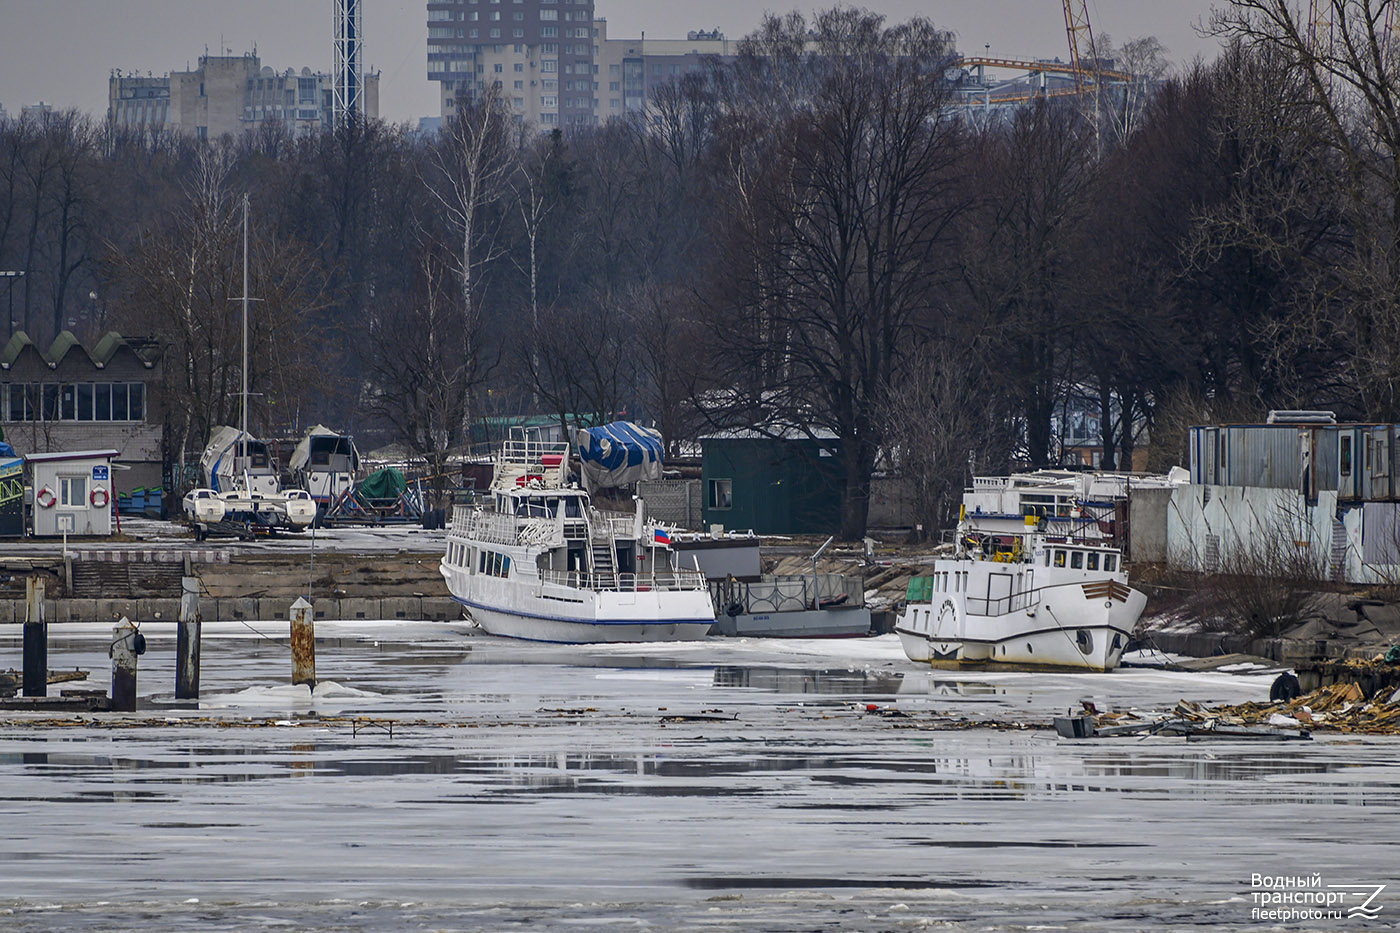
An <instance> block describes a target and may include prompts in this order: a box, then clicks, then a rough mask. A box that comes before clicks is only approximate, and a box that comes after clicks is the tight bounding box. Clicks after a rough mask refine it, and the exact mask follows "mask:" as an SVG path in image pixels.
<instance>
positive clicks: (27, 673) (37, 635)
mask: <svg viewBox="0 0 1400 933" xmlns="http://www.w3.org/2000/svg"><path fill="white" fill-rule="evenodd" d="M24 695H25V696H27V697H46V696H48V695H49V627H48V625H46V624H45V623H44V580H43V578H42V577H26V578H25V581H24Z"/></svg>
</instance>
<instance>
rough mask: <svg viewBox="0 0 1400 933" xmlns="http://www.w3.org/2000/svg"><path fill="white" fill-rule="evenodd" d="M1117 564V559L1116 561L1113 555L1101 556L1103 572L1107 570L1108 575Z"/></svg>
mask: <svg viewBox="0 0 1400 933" xmlns="http://www.w3.org/2000/svg"><path fill="white" fill-rule="evenodd" d="M1117 562H1118V559H1117V558H1116V557H1115V556H1114V555H1112V554H1105V555H1104V556H1103V569H1104V570H1107V571H1108V572H1109V573H1112V572H1113V566H1114V564H1116V563H1117Z"/></svg>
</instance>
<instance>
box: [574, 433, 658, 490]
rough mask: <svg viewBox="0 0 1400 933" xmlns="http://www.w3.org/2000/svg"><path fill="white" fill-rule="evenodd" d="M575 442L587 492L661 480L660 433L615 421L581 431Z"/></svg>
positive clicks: (575, 437) (576, 435)
mask: <svg viewBox="0 0 1400 933" xmlns="http://www.w3.org/2000/svg"><path fill="white" fill-rule="evenodd" d="M574 442H575V446H577V448H578V458H579V462H580V463H581V464H582V465H583V485H584V487H585V488H587V489H598V488H600V487H604V486H625V485H627V484H629V483H635V482H636V481H637V480H639V479H660V478H661V460H662V443H661V434H660V432H658V431H654V430H652V429H651V428H644V427H642V426H641V425H637V424H633V423H632V422H630V421H614V422H613V423H612V424H605V425H603V426H602V427H601V428H581V429H580V430H579V431H578V432H577V433H576V434H575V435H574Z"/></svg>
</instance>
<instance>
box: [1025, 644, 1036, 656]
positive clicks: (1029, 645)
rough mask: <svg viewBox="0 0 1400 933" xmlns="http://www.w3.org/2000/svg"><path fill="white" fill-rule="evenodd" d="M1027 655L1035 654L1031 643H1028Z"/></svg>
mask: <svg viewBox="0 0 1400 933" xmlns="http://www.w3.org/2000/svg"><path fill="white" fill-rule="evenodd" d="M1026 654H1035V649H1034V648H1032V647H1031V643H1030V642H1026Z"/></svg>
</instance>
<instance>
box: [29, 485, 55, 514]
mask: <svg viewBox="0 0 1400 933" xmlns="http://www.w3.org/2000/svg"><path fill="white" fill-rule="evenodd" d="M57 501H58V496H55V495H54V494H53V490H52V489H50V488H49V487H47V486H45V487H44V488H43V489H40V490H39V491H38V492H36V493H35V494H34V504H35V505H37V506H39V508H41V509H51V508H53V504H54V503H55V502H57Z"/></svg>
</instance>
